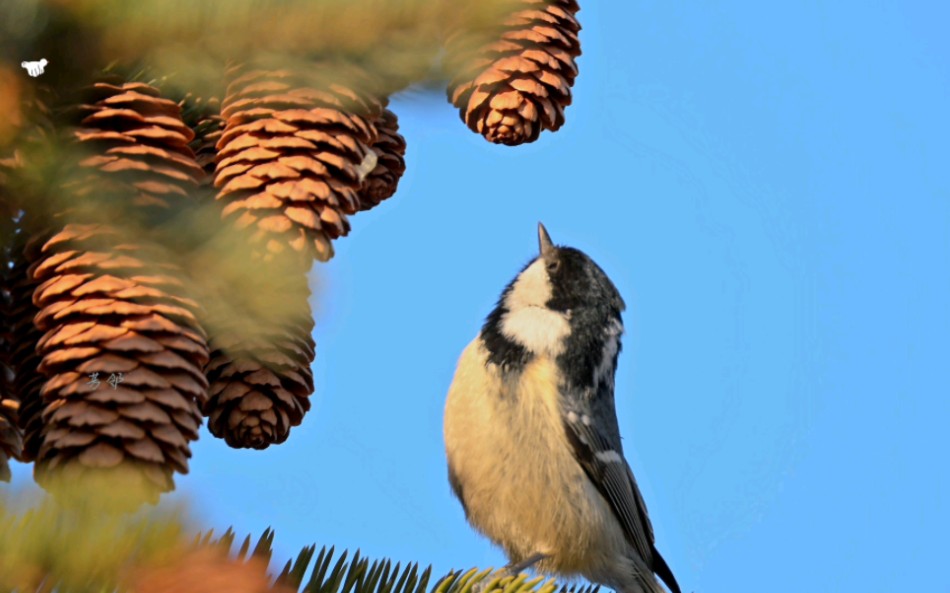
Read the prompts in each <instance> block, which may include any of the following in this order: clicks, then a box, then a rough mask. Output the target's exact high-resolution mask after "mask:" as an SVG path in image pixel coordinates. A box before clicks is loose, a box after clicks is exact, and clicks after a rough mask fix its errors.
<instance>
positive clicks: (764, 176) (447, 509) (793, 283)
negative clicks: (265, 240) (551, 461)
mask: <svg viewBox="0 0 950 593" xmlns="http://www.w3.org/2000/svg"><path fill="white" fill-rule="evenodd" d="M582 4H583V10H582V12H581V13H580V18H581V21H582V24H583V26H584V30H583V32H582V36H581V39H582V44H583V50H584V55H583V56H582V58H581V59H580V61H579V66H580V70H581V75H580V77H579V79H578V81H577V85H576V87H575V93H574V97H575V100H574V105H572V106H571V107H570V108H569V109H568V111H567V124H566V126H565V127H564V128H563V129H562V130H561V131H560V132H558V133H555V134H550V133H546V134H544V135H543V136H542V138H541V140H540V141H539V142H537V143H535V144H532V145H528V146H522V147H517V148H508V147H499V146H493V145H490V144H488V143H487V142H485V141H484V140H483V139H482V138H481V137H479V136H477V135H475V134H473V133H471V132H470V131H468V129H467V128H465V126H464V125H463V124H462V123H461V122H460V121H459V119H458V116H457V113H456V111H455V110H454V109H453V108H452V107H451V106H450V105H448V104H447V103H446V102H445V101H444V99H443V98H442V96H425V95H419V94H418V93H410V94H407V95H406V96H404V97H401V98H397V99H396V100H395V102H394V104H393V106H392V108H393V109H394V111H396V112H397V114H398V115H399V117H400V118H401V125H402V132H403V134H404V135H405V136H406V138H407V140H408V143H409V149H408V155H407V163H408V171H407V173H406V175H405V177H404V178H403V181H402V185H401V187H400V191H399V193H398V194H397V195H396V196H395V197H394V198H393V199H392V200H390V201H389V202H387V203H384V204H383V205H382V206H380V207H378V208H377V209H375V210H373V211H371V212H368V213H363V214H359V215H357V216H356V217H354V218H353V227H354V228H353V232H352V234H351V235H350V236H349V237H348V238H346V239H343V240H341V241H339V242H338V244H337V257H336V258H335V259H334V261H332V262H331V263H330V264H328V265H324V266H318V267H317V268H316V271H315V275H314V280H313V284H314V287H315V289H316V294H315V297H314V304H315V308H316V319H317V327H316V330H315V336H316V340H317V360H316V363H315V366H314V372H315V375H316V382H317V390H316V393H315V395H314V396H313V410H312V411H311V412H310V413H309V415H308V416H307V417H306V418H305V421H304V424H303V426H301V427H298V428H296V429H295V430H294V431H293V433H292V434H291V438H290V439H289V440H288V441H287V442H286V443H285V444H283V445H281V446H278V447H272V448H271V449H269V450H267V451H264V452H255V451H237V450H231V449H228V448H227V447H226V446H225V445H224V444H223V442H221V441H217V440H215V439H213V438H211V437H210V435H208V433H207V432H204V433H203V435H202V438H201V440H200V441H199V442H198V443H197V444H196V445H195V446H194V459H193V462H192V466H191V470H192V471H191V474H190V475H188V476H186V477H184V478H179V479H178V484H179V486H180V490H181V492H182V493H184V494H186V495H188V496H190V497H191V499H192V501H193V504H194V508H195V511H196V512H197V513H201V514H203V515H204V522H205V524H206V525H208V526H216V527H220V528H223V527H226V526H227V525H234V526H235V528H236V530H237V531H238V532H239V533H245V532H252V533H255V534H257V533H259V532H260V531H261V530H262V529H264V528H265V527H267V526H269V525H270V526H273V527H274V528H275V529H276V530H277V537H276V544H277V545H276V549H277V554H276V556H275V560H277V559H279V560H280V562H281V563H282V561H283V558H285V557H289V556H290V555H291V554H292V553H294V552H295V551H296V550H297V549H299V548H300V547H301V546H303V545H306V544H309V543H313V542H316V543H318V544H321V545H322V544H334V545H337V546H338V548H339V547H350V548H354V549H355V548H357V547H359V548H362V551H363V552H364V553H366V554H368V555H370V556H389V557H392V558H393V559H395V560H400V561H420V562H423V563H426V564H428V563H433V564H434V565H435V569H436V572H438V573H444V572H446V571H447V570H448V569H450V568H453V567H454V568H463V567H465V568H467V567H470V566H476V565H477V566H482V567H487V566H500V565H502V564H503V563H504V558H503V556H502V555H501V554H500V553H499V552H498V551H497V550H495V549H494V548H492V546H491V545H490V544H489V543H488V542H487V541H486V540H484V539H483V538H481V537H480V536H478V535H477V534H475V533H474V532H473V531H471V530H470V529H469V527H468V526H467V524H466V523H465V520H464V517H463V514H462V511H461V508H460V506H459V505H458V503H457V502H456V501H455V500H454V499H453V498H452V497H451V494H450V490H449V486H448V483H447V480H446V470H445V459H444V452H443V446H442V436H441V419H442V407H443V403H444V398H445V393H446V390H447V388H448V385H449V382H450V381H451V377H452V373H453V371H454V367H455V362H456V360H457V357H458V355H459V353H460V352H461V350H462V348H463V347H464V346H465V344H467V343H468V341H469V340H471V339H472V338H473V337H474V336H475V334H476V332H477V331H478V329H479V327H480V324H481V322H482V319H483V318H484V316H485V315H486V314H487V313H488V312H489V310H490V309H491V307H492V305H493V303H494V301H495V299H496V298H497V296H498V294H499V292H500V291H501V289H502V288H503V287H504V285H505V283H506V282H507V281H508V280H510V278H511V277H512V276H513V275H514V274H515V273H516V272H517V271H518V270H519V269H520V266H521V265H522V264H524V263H525V262H526V261H527V260H528V259H530V258H531V257H533V255H534V254H535V250H536V248H537V240H536V234H535V225H536V224H537V222H538V221H539V220H542V221H543V222H544V223H545V225H546V226H547V228H548V230H549V231H550V232H551V235H552V237H553V238H554V240H555V242H558V243H564V244H568V245H572V246H575V247H578V248H580V249H583V250H585V251H586V252H587V253H588V254H590V255H591V256H592V257H593V258H594V259H595V260H596V261H597V262H598V263H600V265H601V266H602V267H603V268H604V269H605V271H606V272H607V273H608V274H609V275H610V276H611V277H612V278H613V280H614V281H615V283H616V284H617V286H618V288H619V289H620V291H621V293H622V294H623V296H624V298H625V299H626V301H627V304H628V310H627V313H626V315H625V324H626V327H627V334H626V337H625V343H624V350H623V353H622V355H621V357H620V363H619V364H620V367H619V370H618V379H617V400H618V401H617V407H618V415H619V419H620V425H621V431H622V433H623V435H624V439H625V440H624V445H625V449H626V452H627V457H628V459H629V461H630V463H631V465H632V467H633V469H634V472H635V473H636V474H637V477H638V480H639V482H640V484H641V488H642V489H643V493H644V496H645V498H646V502H647V505H648V508H649V510H650V513H651V517H652V519H653V523H654V527H655V530H656V535H657V546H658V548H659V549H660V550H661V551H662V553H663V554H664V556H665V557H666V559H667V561H668V562H669V564H670V566H671V567H672V568H673V570H674V572H675V573H676V575H677V578H678V580H679V582H680V584H681V586H682V588H683V590H684V591H696V592H702V593H715V592H719V591H722V592H725V591H728V592H730V593H740V592H745V591H749V592H753V591H756V592H757V591H771V592H773V593H783V592H786V591H787V592H796V593H797V592H799V591H802V590H808V591H862V592H867V593H872V592H877V591H880V592H885V591H897V590H916V589H926V590H933V591H943V590H950V576H948V573H947V571H946V570H944V569H943V568H941V567H943V566H944V565H945V562H946V558H945V553H946V550H947V543H946V541H947V540H946V530H947V528H948V527H950V483H948V473H950V471H948V470H950V462H948V461H947V457H946V456H947V452H948V451H950V436H947V435H948V434H950V433H948V431H947V419H948V418H950V377H948V371H947V369H948V368H950V365H948V364H947V360H948V356H950V166H948V164H947V163H948V161H950V150H948V146H947V138H950V116H948V111H947V105H948V96H950V63H948V56H950V43H948V41H947V40H946V36H945V31H944V30H943V29H944V24H945V23H946V22H948V19H950V14H948V9H947V8H946V7H941V6H939V5H938V3H920V2H918V3H911V2H907V3H898V2H889V3H887V2H878V3H858V2H853V1H840V2H799V3H794V4H789V5H786V6H774V5H772V3H760V2H756V3H753V2H730V3H710V2H679V3H670V2H654V1H636V2H629V3H621V2H611V3H608V2H599V3H598V2H593V1H590V0H588V1H587V2H584V3H582ZM941 39H943V40H941ZM15 471H16V474H15V475H16V481H17V482H19V483H21V484H22V483H25V482H27V481H29V478H28V474H29V468H27V467H24V466H17V467H16V468H15Z"/></svg>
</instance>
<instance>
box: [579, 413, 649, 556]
mask: <svg viewBox="0 0 950 593" xmlns="http://www.w3.org/2000/svg"><path fill="white" fill-rule="evenodd" d="M564 429H565V432H566V433H567V440H568V441H570V443H571V446H572V447H573V449H574V457H575V458H576V459H577V461H578V463H580V465H581V467H583V468H584V472H585V473H586V474H587V477H588V478H590V481H591V482H593V483H594V485H595V486H596V487H597V490H599V491H600V493H601V494H602V495H603V496H604V498H605V499H606V500H607V503H608V504H609V505H610V508H611V509H612V510H613V512H614V514H615V515H616V516H617V519H618V520H619V521H620V525H621V526H622V527H623V531H624V533H625V534H626V536H627V540H628V541H629V542H630V544H631V545H633V547H634V549H635V550H636V551H637V553H639V554H640V557H641V558H643V560H644V561H645V562H646V563H647V565H648V566H652V565H653V553H654V550H653V541H654V539H653V526H652V525H651V524H650V518H649V516H647V509H646V505H645V504H644V503H643V497H642V496H641V495H640V489H639V488H638V487H637V481H636V480H635V479H634V477H633V472H632V471H630V467H629V466H628V465H627V461H626V460H625V459H624V457H623V453H622V448H621V447H620V444H619V443H616V444H614V443H612V442H611V441H612V440H613V439H611V438H609V437H608V436H607V435H606V434H604V433H603V432H601V431H600V430H598V428H597V427H596V426H594V425H593V423H592V422H591V420H590V416H589V415H588V414H586V413H583V414H582V413H578V412H568V413H567V414H566V415H565V416H564Z"/></svg>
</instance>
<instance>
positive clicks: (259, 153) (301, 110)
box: [215, 67, 382, 261]
mask: <svg viewBox="0 0 950 593" xmlns="http://www.w3.org/2000/svg"><path fill="white" fill-rule="evenodd" d="M229 77H230V79H231V83H230V85H229V86H228V91H227V97H226V98H225V100H224V104H223V108H222V110H221V115H222V117H223V118H224V119H225V121H226V125H225V131H224V134H223V135H222V136H221V139H220V141H219V142H218V145H217V148H218V164H217V170H216V177H215V187H217V188H218V189H219V193H218V196H217V197H218V199H219V200H222V201H223V202H224V203H225V207H224V210H223V216H224V217H225V218H226V219H228V220H232V221H233V222H234V224H235V225H236V227H237V228H246V229H249V230H250V231H251V233H252V237H253V240H254V241H255V242H257V243H258V244H260V245H261V246H262V252H263V253H265V254H271V255H273V254H279V253H282V252H285V251H288V250H289V251H292V252H296V253H299V254H304V255H305V256H306V259H307V260H309V259H310V257H315V258H317V259H319V260H321V261H326V260H329V259H330V258H331V257H332V256H333V247H332V245H331V243H330V241H331V240H332V239H336V238H338V237H341V236H344V235H346V234H347V233H349V230H350V223H349V221H348V220H347V218H346V215H347V214H354V213H355V212H356V211H357V210H358V209H359V198H358V195H357V192H358V190H359V188H360V184H361V182H362V180H363V176H365V174H366V173H367V172H368V171H366V172H364V171H361V165H362V164H363V163H364V161H365V160H366V159H367V158H370V159H371V158H372V157H374V156H375V153H374V152H373V151H372V149H371V146H372V145H373V144H374V143H375V142H376V130H375V128H374V127H373V125H372V120H373V119H375V118H376V117H377V116H378V115H379V113H380V112H381V110H382V106H381V104H380V103H379V101H377V100H376V99H374V98H372V95H371V94H369V93H368V92H367V91H365V90H364V89H362V88H353V89H351V88H345V87H343V86H341V85H339V84H333V83H328V82H327V81H325V80H321V79H320V77H319V73H318V74H317V75H305V74H304V73H300V72H291V71H287V70H263V69H256V68H254V67H234V68H232V69H231V70H230V71H229ZM365 86H367V87H369V84H367V85H365Z"/></svg>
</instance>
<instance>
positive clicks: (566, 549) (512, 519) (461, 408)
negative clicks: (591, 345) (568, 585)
mask: <svg viewBox="0 0 950 593" xmlns="http://www.w3.org/2000/svg"><path fill="white" fill-rule="evenodd" d="M486 360H487V352H486V351H485V349H484V347H483V346H482V345H481V344H480V342H479V341H478V340H475V341H473V342H472V343H471V344H469V345H468V347H467V348H466V350H465V352H464V353H463V355H462V358H461V359H460V361H459V366H458V368H457V370H456V376H455V380H454V381H453V384H452V387H451V389H450V391H449V395H448V399H447V402H446V409H445V439H446V443H447V449H448V454H449V462H450V464H451V466H452V468H453V470H454V471H455V473H456V475H457V476H458V477H459V478H460V482H461V483H462V484H463V498H464V501H465V505H466V507H467V509H468V512H469V520H470V521H471V523H472V524H473V525H474V526H475V527H476V528H477V529H478V530H479V531H481V532H482V533H484V534H485V535H487V536H488V537H489V538H491V539H492V540H493V541H495V542H496V543H499V544H501V545H503V546H504V547H505V549H506V552H507V553H508V555H509V556H510V557H511V558H512V560H514V561H517V560H520V559H523V558H525V557H528V556H530V555H532V554H534V553H538V552H540V553H543V554H550V555H552V558H551V559H550V560H549V561H547V562H545V563H544V565H543V566H542V568H544V569H545V570H549V571H554V572H560V573H564V574H571V573H576V572H579V571H580V570H581V568H582V567H583V568H584V569H586V570H590V569H591V568H592V564H594V565H596V564H598V563H600V562H605V561H607V558H606V557H604V558H603V559H601V560H597V559H591V558H590V557H589V553H590V550H591V549H592V548H594V549H598V550H600V555H603V554H604V552H606V551H609V552H611V553H613V552H615V553H617V554H623V551H624V550H625V549H626V546H627V544H626V542H625V539H624V536H623V533H622V531H621V530H620V527H619V524H618V523H617V522H616V520H613V517H612V515H611V510H610V508H609V506H608V505H607V502H606V501H605V500H604V499H603V498H602V497H601V495H600V493H599V492H598V491H597V490H596V488H595V487H594V485H593V484H592V483H591V482H590V480H589V479H588V478H587V476H586V474H585V473H584V471H583V469H582V468H581V466H580V464H579V463H578V462H577V461H576V460H575V459H574V456H573V451H572V448H571V445H570V443H569V442H568V441H567V437H566V435H565V432H564V427H563V425H562V420H561V412H560V409H559V407H558V397H559V392H558V377H557V371H556V367H555V363H554V361H553V360H552V359H550V358H548V357H545V356H540V357H535V358H534V360H533V361H532V362H530V363H529V364H528V365H527V366H526V367H525V369H524V371H523V372H522V373H521V374H520V375H518V376H516V377H515V378H512V379H510V380H508V381H503V380H502V379H501V377H500V376H499V375H497V374H495V373H492V372H486V367H485V364H486ZM491 368H495V367H489V369H491ZM479 394H481V395H479ZM524 427H531V428H530V429H527V428H524ZM499 460H500V461H499ZM499 505H504V509H503V510H500V509H499ZM565 542H567V544H565ZM609 555H611V554H608V556H609Z"/></svg>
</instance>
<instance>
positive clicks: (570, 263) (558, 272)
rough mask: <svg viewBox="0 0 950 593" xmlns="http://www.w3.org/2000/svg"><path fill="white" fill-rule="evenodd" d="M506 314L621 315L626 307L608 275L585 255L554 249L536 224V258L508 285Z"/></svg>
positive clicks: (547, 237)
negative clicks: (532, 310) (598, 311)
mask: <svg viewBox="0 0 950 593" xmlns="http://www.w3.org/2000/svg"><path fill="white" fill-rule="evenodd" d="M502 304H504V305H505V308H506V309H508V310H509V311H517V310H519V309H522V308H525V307H542V308H546V309H550V310H552V311H556V312H559V313H567V314H570V312H573V311H576V310H579V309H585V308H604V309H609V310H612V311H615V312H616V313H618V314H619V313H620V312H621V311H623V310H624V308H625V304H624V302H623V299H622V298H621V296H620V293H619V292H618V291H617V287H615V286H614V284H613V282H611V281H610V278H608V277H607V274H605V273H604V271H603V270H602V269H601V268H600V266H598V265H597V264H596V263H595V262H594V260H592V259H591V258H590V257H589V256H588V255H587V254H586V253H584V252H583V251H581V250H579V249H575V248H573V247H565V246H558V245H555V244H554V242H552V241H551V236H550V235H549V234H548V231H547V229H545V228H544V225H543V224H540V223H539V224H538V256H537V257H535V258H534V259H533V260H532V261H531V262H530V263H528V265H527V266H525V268H524V269H523V270H522V271H521V273H520V274H518V276H517V277H516V278H515V279H514V280H513V281H512V282H511V284H510V285H509V286H508V288H507V289H506V290H505V294H504V295H503V297H502Z"/></svg>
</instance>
